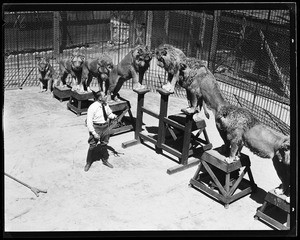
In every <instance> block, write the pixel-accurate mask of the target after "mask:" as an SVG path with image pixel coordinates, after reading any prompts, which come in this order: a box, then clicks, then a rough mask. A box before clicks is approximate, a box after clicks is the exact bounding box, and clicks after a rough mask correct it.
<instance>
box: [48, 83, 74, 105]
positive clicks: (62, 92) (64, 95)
mask: <svg viewBox="0 0 300 240" xmlns="http://www.w3.org/2000/svg"><path fill="white" fill-rule="evenodd" d="M52 94H53V97H54V98H57V99H58V100H59V101H60V102H62V101H64V100H69V99H70V95H71V87H70V86H68V85H67V86H65V87H62V86H55V87H54V88H53V92H52Z"/></svg>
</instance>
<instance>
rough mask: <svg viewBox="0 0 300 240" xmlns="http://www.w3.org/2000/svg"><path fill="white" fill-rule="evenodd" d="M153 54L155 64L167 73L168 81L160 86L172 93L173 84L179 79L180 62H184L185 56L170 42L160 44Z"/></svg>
mask: <svg viewBox="0 0 300 240" xmlns="http://www.w3.org/2000/svg"><path fill="white" fill-rule="evenodd" d="M155 55H156V59H157V65H158V66H159V67H161V68H163V69H165V70H166V72H167V73H168V81H167V83H166V84H165V85H163V86H162V88H163V89H165V90H166V91H168V92H171V93H174V90H175V85H176V83H177V81H178V79H179V69H180V63H183V62H185V60H186V56H185V54H184V53H183V52H182V51H181V50H180V49H179V48H175V47H173V46H172V45H170V44H163V45H160V46H159V47H158V48H157V49H156V50H155Z"/></svg>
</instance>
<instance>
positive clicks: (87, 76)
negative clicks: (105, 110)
mask: <svg viewBox="0 0 300 240" xmlns="http://www.w3.org/2000/svg"><path fill="white" fill-rule="evenodd" d="M113 66H114V64H113V62H112V59H111V57H110V56H109V55H108V54H107V53H101V54H100V55H99V57H98V58H96V59H87V60H86V61H85V62H84V65H83V67H82V68H83V69H82V83H83V86H84V90H87V91H88V92H91V91H92V90H91V88H90V84H91V82H92V80H93V77H95V78H97V80H98V86H99V90H100V91H103V92H105V94H107V91H108V87H109V76H110V72H111V71H112V69H113Z"/></svg>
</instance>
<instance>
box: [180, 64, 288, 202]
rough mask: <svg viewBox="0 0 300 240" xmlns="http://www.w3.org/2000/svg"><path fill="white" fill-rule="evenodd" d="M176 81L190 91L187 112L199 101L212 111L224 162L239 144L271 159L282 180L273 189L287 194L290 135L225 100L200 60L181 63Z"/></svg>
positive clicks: (235, 156) (234, 155) (236, 153)
mask: <svg viewBox="0 0 300 240" xmlns="http://www.w3.org/2000/svg"><path fill="white" fill-rule="evenodd" d="M190 67H192V68H190ZM179 84H180V85H181V86H183V87H184V88H186V89H188V90H189V91H190V97H191V103H192V109H188V110H187V111H193V109H195V106H197V104H199V101H200V103H201V101H203V102H205V104H206V105H207V106H208V108H209V109H211V110H212V112H213V114H214V116H215V122H216V127H217V130H218V132H219V134H220V136H221V138H222V139H223V141H224V146H223V147H222V149H223V153H224V155H225V156H226V158H225V161H226V162H227V163H232V162H233V161H236V160H238V159H239V156H240V152H241V150H242V148H243V146H246V147H247V148H249V149H250V150H251V151H252V152H253V153H254V154H256V155H258V156H260V157H262V158H271V159H272V161H273V165H274V167H275V170H276V172H277V175H278V177H279V178H280V180H281V181H282V184H281V186H279V188H277V191H276V192H277V193H280V192H283V193H285V194H289V165H290V140H289V139H290V137H289V136H285V135H283V134H281V133H278V132H276V131H275V130H273V129H271V128H269V127H267V126H265V125H263V124H262V123H261V122H260V121H259V120H258V119H256V118H255V117H254V116H253V114H252V113H251V112H250V111H249V110H247V109H245V108H241V107H237V106H234V105H231V104H230V103H229V102H227V101H226V100H225V98H224V97H223V94H222V91H221V89H220V88H219V85H218V83H217V80H216V79H215V77H214V76H213V74H212V73H211V72H210V71H209V70H208V69H207V67H206V66H203V65H202V64H201V63H200V64H199V63H195V62H193V61H192V62H189V60H188V59H187V61H186V62H185V63H181V64H180V74H179ZM199 105H200V110H201V104H199ZM227 156H229V157H227ZM287 201H288V200H287Z"/></svg>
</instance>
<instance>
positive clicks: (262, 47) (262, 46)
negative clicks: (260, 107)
mask: <svg viewBox="0 0 300 240" xmlns="http://www.w3.org/2000/svg"><path fill="white" fill-rule="evenodd" d="M270 17H271V10H269V12H268V23H267V27H266V32H267V33H268V31H269V23H270ZM261 31H262V30H261ZM265 43H266V37H264V38H263V39H262V43H261V49H260V53H259V58H258V59H260V62H262V61H261V59H262V55H263V54H265ZM258 67H259V69H258V78H257V80H256V83H255V90H254V96H253V102H252V107H251V110H253V109H254V106H255V101H256V95H257V89H258V82H259V80H260V76H261V74H262V70H261V67H262V66H261V65H260V66H258Z"/></svg>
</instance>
